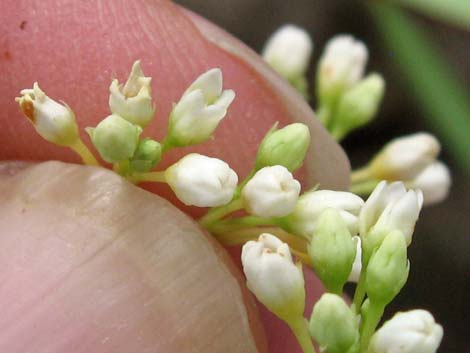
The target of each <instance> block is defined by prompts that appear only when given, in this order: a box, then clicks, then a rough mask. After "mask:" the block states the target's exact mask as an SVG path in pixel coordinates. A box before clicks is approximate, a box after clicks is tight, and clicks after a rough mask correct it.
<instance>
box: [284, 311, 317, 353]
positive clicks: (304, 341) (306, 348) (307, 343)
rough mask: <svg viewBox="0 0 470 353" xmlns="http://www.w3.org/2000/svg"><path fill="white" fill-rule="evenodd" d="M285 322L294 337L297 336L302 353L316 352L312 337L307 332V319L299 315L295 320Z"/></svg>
mask: <svg viewBox="0 0 470 353" xmlns="http://www.w3.org/2000/svg"><path fill="white" fill-rule="evenodd" d="M287 324H288V325H289V327H290V329H291V330H292V332H293V333H294V335H295V338H297V341H298V342H299V344H300V347H302V351H303V352H304V353H316V352H315V347H313V343H312V339H311V338H310V333H309V332H308V326H307V320H305V319H304V318H303V317H300V318H298V319H297V320H293V321H291V322H287Z"/></svg>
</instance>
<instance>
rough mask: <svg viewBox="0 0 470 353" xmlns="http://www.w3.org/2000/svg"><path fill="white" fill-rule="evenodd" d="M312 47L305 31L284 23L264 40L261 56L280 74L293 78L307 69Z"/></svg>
mask: <svg viewBox="0 0 470 353" xmlns="http://www.w3.org/2000/svg"><path fill="white" fill-rule="evenodd" d="M312 48H313V43H312V39H311V38H310V36H309V34H308V33H307V31H305V30H304V29H302V28H300V27H297V26H294V25H284V26H282V27H281V28H279V29H278V30H277V31H276V32H274V33H273V34H272V35H271V37H270V38H269V39H268V41H267V42H266V46H265V47H264V49H263V58H264V60H266V62H267V63H268V64H269V65H270V66H271V67H272V68H273V69H274V70H276V71H277V72H278V73H279V74H280V75H281V76H283V77H285V78H286V79H294V78H297V77H299V76H302V75H304V74H305V72H306V71H307V67H308V64H309V61H310V57H311V55H312Z"/></svg>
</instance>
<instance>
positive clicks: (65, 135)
mask: <svg viewBox="0 0 470 353" xmlns="http://www.w3.org/2000/svg"><path fill="white" fill-rule="evenodd" d="M20 93H21V97H18V98H16V99H15V100H16V102H18V104H19V105H20V108H21V110H22V111H23V114H24V115H25V116H26V117H27V118H28V119H29V121H30V122H31V123H32V124H33V125H34V128H35V129H36V131H37V133H38V134H39V135H41V136H42V138H44V139H45V140H47V141H49V142H52V143H55V144H56V145H59V146H72V145H74V144H75V143H76V142H77V141H78V139H79V136H78V126H77V123H76V121H75V115H74V113H73V112H72V110H71V109H70V108H69V106H67V105H66V104H60V103H57V102H56V101H55V100H53V99H51V98H49V97H48V96H47V95H46V94H45V93H44V92H43V91H42V90H41V89H40V88H39V85H38V83H37V82H35V83H34V85H33V88H32V89H24V90H22V91H21V92H20Z"/></svg>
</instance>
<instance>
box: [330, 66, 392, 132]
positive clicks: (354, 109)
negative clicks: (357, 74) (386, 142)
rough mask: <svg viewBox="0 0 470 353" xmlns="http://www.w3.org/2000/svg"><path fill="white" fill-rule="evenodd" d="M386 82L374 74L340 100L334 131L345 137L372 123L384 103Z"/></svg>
mask: <svg viewBox="0 0 470 353" xmlns="http://www.w3.org/2000/svg"><path fill="white" fill-rule="evenodd" d="M384 88H385V82H384V79H383V78H382V76H381V75H379V74H376V73H373V74H370V75H368V76H367V77H366V78H364V79H363V80H361V81H360V82H359V83H357V84H356V85H355V86H354V87H352V88H351V89H350V90H349V91H347V92H346V93H344V95H343V96H342V97H341V98H340V100H339V104H338V110H337V113H336V114H335V120H334V129H336V132H337V133H339V134H341V136H344V135H345V134H347V133H348V132H349V131H351V130H354V129H356V128H358V127H360V126H363V125H365V124H367V123H368V122H370V121H371V120H372V118H373V117H374V116H375V114H376V113H377V110H378V108H379V105H380V102H381V101H382V97H383V93H384Z"/></svg>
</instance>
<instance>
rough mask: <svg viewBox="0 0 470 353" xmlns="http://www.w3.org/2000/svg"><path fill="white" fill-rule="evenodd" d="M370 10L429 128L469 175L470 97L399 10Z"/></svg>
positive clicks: (375, 5)
mask: <svg viewBox="0 0 470 353" xmlns="http://www.w3.org/2000/svg"><path fill="white" fill-rule="evenodd" d="M370 10H371V12H372V15H373V17H374V18H375V20H376V25H377V27H378V29H379V31H380V33H381V35H382V39H383V41H384V44H385V45H386V46H387V47H388V50H389V51H390V52H391V55H393V59H394V61H395V62H396V64H397V65H398V66H399V68H400V69H401V73H402V76H403V80H404V81H408V82H406V83H407V86H406V89H407V90H408V91H409V93H410V94H412V95H413V96H414V98H415V99H416V101H417V103H418V104H419V105H420V106H421V108H422V109H423V111H424V113H425V117H426V118H427V119H428V122H429V124H430V127H431V129H432V130H434V131H435V133H436V135H438V136H439V138H440V139H441V140H442V142H443V146H444V149H446V150H448V151H449V152H450V153H451V154H452V155H453V157H454V158H455V160H456V161H457V162H458V163H459V164H460V166H461V167H462V169H463V170H464V171H465V172H467V173H470V158H469V151H470V93H469V92H468V91H467V90H465V88H464V87H463V86H462V84H461V83H460V82H459V81H458V79H457V76H456V74H455V72H453V70H451V67H450V63H448V62H447V60H446V59H445V57H444V56H443V55H441V53H440V52H439V50H438V49H437V48H436V47H435V46H434V45H433V43H431V42H430V40H429V39H428V33H426V32H425V31H424V29H423V28H421V27H419V26H418V25H417V24H416V23H414V22H413V20H412V19H411V18H410V17H409V16H408V15H407V14H406V13H404V12H403V11H402V10H400V9H399V8H398V7H396V6H392V5H388V4H386V3H378V2H376V3H371V4H370Z"/></svg>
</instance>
